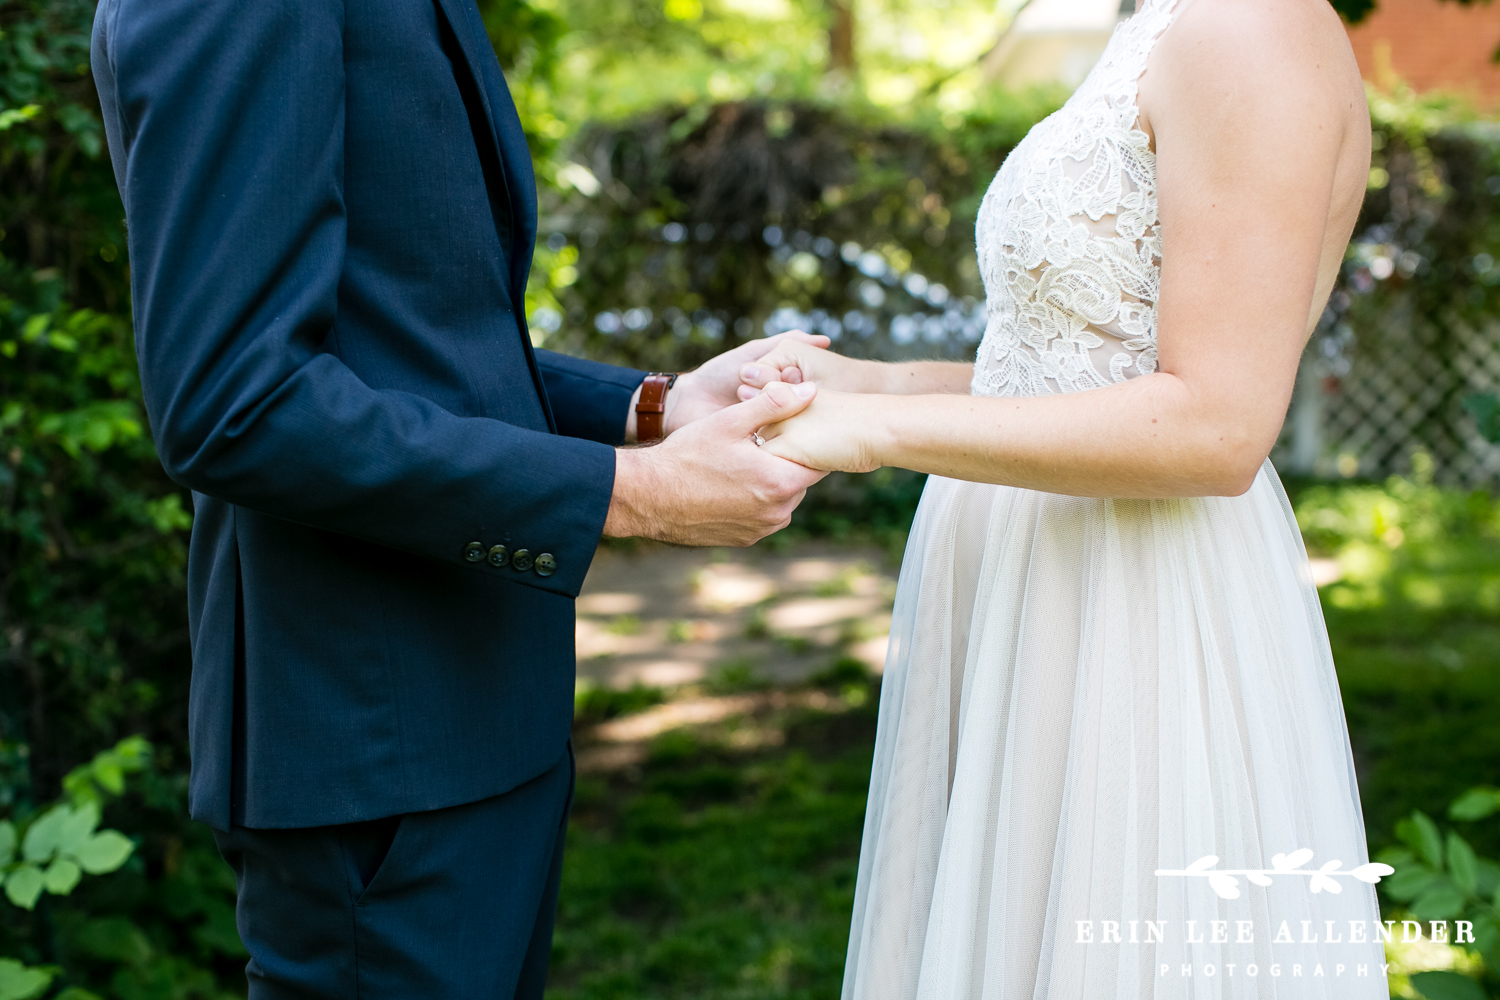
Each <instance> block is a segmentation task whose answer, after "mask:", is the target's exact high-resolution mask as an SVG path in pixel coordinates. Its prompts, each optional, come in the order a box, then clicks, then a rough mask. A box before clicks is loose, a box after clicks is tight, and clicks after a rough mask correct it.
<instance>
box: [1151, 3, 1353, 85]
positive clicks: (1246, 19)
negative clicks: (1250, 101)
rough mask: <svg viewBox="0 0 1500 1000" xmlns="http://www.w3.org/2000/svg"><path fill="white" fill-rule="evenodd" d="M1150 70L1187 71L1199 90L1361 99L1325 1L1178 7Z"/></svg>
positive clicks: (1345, 39) (1345, 44)
mask: <svg viewBox="0 0 1500 1000" xmlns="http://www.w3.org/2000/svg"><path fill="white" fill-rule="evenodd" d="M1147 68H1148V71H1149V70H1151V69H1156V70H1159V71H1162V72H1171V71H1172V70H1176V71H1177V72H1178V73H1182V72H1184V71H1185V72H1186V73H1188V74H1190V75H1191V76H1192V77H1194V78H1196V80H1197V82H1198V83H1203V82H1208V81H1212V80H1221V81H1223V82H1225V83H1237V84H1241V85H1249V86H1251V87H1259V88H1264V89H1268V90H1274V89H1278V84H1279V83H1282V82H1288V83H1295V84H1297V85H1300V86H1303V87H1306V88H1309V90H1308V93H1309V96H1312V93H1313V92H1320V91H1324V90H1327V91H1329V92H1330V93H1333V92H1347V91H1348V90H1350V89H1351V88H1352V89H1353V90H1355V91H1358V92H1360V93H1363V86H1362V84H1361V83H1360V77H1359V67H1358V65H1357V64H1356V63H1355V61H1354V51H1353V49H1351V48H1350V46H1349V36H1348V34H1347V33H1346V32H1345V30H1344V25H1343V22H1342V21H1341V20H1340V19H1339V16H1338V14H1337V13H1335V12H1334V10H1333V7H1332V5H1330V4H1329V3H1328V2H1327V0H1177V15H1176V17H1175V18H1174V20H1173V23H1172V26H1171V28H1170V29H1169V30H1168V31H1167V32H1166V33H1165V34H1164V35H1163V36H1162V38H1161V40H1160V42H1158V44H1157V46H1156V49H1155V50H1154V51H1153V52H1152V54H1151V59H1150V61H1149V62H1148V64H1147ZM1173 75H1176V74H1175V73H1174V74H1173Z"/></svg>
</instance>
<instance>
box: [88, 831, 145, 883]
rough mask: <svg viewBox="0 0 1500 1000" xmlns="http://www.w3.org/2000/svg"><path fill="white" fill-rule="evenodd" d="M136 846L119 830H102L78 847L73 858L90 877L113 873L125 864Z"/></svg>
mask: <svg viewBox="0 0 1500 1000" xmlns="http://www.w3.org/2000/svg"><path fill="white" fill-rule="evenodd" d="M133 850H135V844H133V843H131V842H130V838H129V837H127V836H125V835H124V834H123V833H121V832H119V831H118V830H101V831H99V832H98V833H96V834H94V835H93V836H92V837H90V838H89V839H88V840H85V841H84V842H83V843H82V844H80V845H79V846H78V850H76V851H74V852H73V857H74V858H76V859H77V860H78V864H79V866H80V867H81V868H83V870H84V871H86V872H88V873H89V874H90V875H103V874H104V873H105V872H112V871H114V870H115V869H116V868H118V867H120V866H121V865H123V864H124V863H125V859H126V858H128V857H130V852H131V851H133Z"/></svg>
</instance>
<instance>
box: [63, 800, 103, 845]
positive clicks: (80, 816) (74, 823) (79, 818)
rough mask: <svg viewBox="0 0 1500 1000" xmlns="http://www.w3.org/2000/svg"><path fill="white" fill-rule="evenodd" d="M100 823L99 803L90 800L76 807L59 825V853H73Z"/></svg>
mask: <svg viewBox="0 0 1500 1000" xmlns="http://www.w3.org/2000/svg"><path fill="white" fill-rule="evenodd" d="M98 825H99V806H98V804H97V803H93V802H88V803H85V804H84V805H83V806H82V807H80V808H77V809H74V810H73V811H72V812H71V814H69V816H68V818H67V819H65V820H63V822H62V824H61V825H60V826H59V827H58V831H57V853H59V854H72V853H73V852H74V851H76V850H77V849H78V845H80V844H82V843H83V842H84V841H85V840H87V839H89V837H90V836H92V835H93V832H94V829H95V828H96V827H97V826H98Z"/></svg>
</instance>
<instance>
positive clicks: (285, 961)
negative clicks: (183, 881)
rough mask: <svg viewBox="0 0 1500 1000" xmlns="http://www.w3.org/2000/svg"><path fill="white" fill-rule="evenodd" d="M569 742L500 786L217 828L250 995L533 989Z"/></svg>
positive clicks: (364, 997) (507, 998) (280, 997)
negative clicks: (296, 821)
mask: <svg viewBox="0 0 1500 1000" xmlns="http://www.w3.org/2000/svg"><path fill="white" fill-rule="evenodd" d="M572 794H573V753H572V748H571V747H569V749H568V752H567V753H566V754H565V755H564V756H563V758H562V759H561V760H559V761H558V763H557V764H556V765H554V766H553V767H552V769H551V770H549V771H547V772H546V773H544V774H542V775H540V776H539V777H536V778H533V779H532V780H530V781H528V782H526V783H525V784H523V785H521V786H519V787H517V788H514V789H512V790H511V791H509V792H506V793H505V794H503V795H497V796H495V797H494V798H489V799H482V800H480V801H478V802H470V803H467V804H465V805H461V806H453V807H451V808H448V809H436V810H433V811H431V812H420V813H407V814H406V815H403V816H393V817H390V818H389V819H381V820H373V821H371V822H367V823H352V824H348V825H346V826H325V827H314V828H312V829H297V830H252V829H247V828H244V827H235V828H234V829H232V830H229V831H228V832H224V831H220V830H215V831H214V836H215V839H217V841H218V844H219V850H220V852H221V853H223V855H224V858H225V860H226V861H228V862H229V864H230V866H231V867H232V868H233V869H234V872H235V876H236V879H237V881H238V883H239V900H238V904H237V906H236V918H237V922H238V924H239V930H240V937H241V938H242V939H243V940H244V942H245V947H246V948H247V949H248V950H249V952H250V962H249V964H248V965H247V966H246V968H245V974H246V976H247V978H248V979H249V981H250V1000H291V998H294V997H295V998H298V1000H314V998H315V1000H397V998H400V1000H416V998H424V1000H450V998H451V1000H459V998H475V1000H479V998H484V1000H490V998H494V1000H502V998H503V1000H512V998H517V1000H540V998H541V996H542V990H543V988H544V987H545V986H546V983H547V962H548V958H549V957H550V952H551V947H552V921H553V917H554V915H555V913H556V911H557V887H558V880H559V878H560V876H561V874H562V854H563V836H564V833H565V831H566V829H567V818H568V807H569V805H570V802H571V799H572Z"/></svg>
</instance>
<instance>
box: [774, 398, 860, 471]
mask: <svg viewBox="0 0 1500 1000" xmlns="http://www.w3.org/2000/svg"><path fill="white" fill-rule="evenodd" d="M803 384H805V383H803ZM797 388H801V386H800V385H799V386H797ZM772 391H778V392H779V391H782V389H781V385H780V384H778V383H776V382H771V383H768V384H767V385H766V388H765V389H764V390H762V391H761V396H764V395H766V394H768V393H770V392H772ZM761 396H757V397H755V399H759V398H761ZM882 398H885V397H881V396H872V395H867V394H862V393H852V392H833V391H830V390H828V389H823V388H820V389H819V391H818V394H817V398H816V399H815V400H813V402H812V404H811V405H809V406H808V407H807V408H805V409H803V410H802V411H801V412H799V413H796V414H793V415H791V416H789V417H787V418H785V419H783V420H781V421H780V422H778V423H774V424H771V425H770V426H768V427H763V428H761V431H760V436H761V438H762V439H763V440H764V441H765V444H764V445H763V446H762V448H761V450H762V451H767V452H770V453H771V454H772V455H775V456H777V457H779V458H784V459H786V460H788V461H790V462H796V463H797V464H798V465H805V466H807V467H808V468H809V469H818V470H821V471H822V472H825V473H826V472H872V471H874V470H875V469H878V468H880V467H881V466H882V465H884V464H885V463H884V462H883V461H882V460H881V458H880V451H881V448H880V443H881V441H882V439H883V437H882V436H883V435H884V433H885V432H884V430H883V427H884V423H883V421H882V419H881V417H882V414H881V400H882ZM753 401H754V400H752V402H753Z"/></svg>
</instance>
